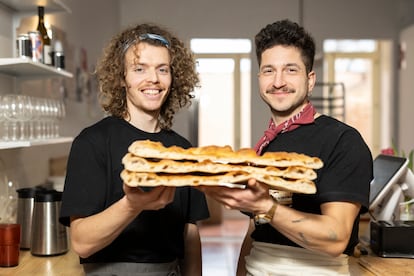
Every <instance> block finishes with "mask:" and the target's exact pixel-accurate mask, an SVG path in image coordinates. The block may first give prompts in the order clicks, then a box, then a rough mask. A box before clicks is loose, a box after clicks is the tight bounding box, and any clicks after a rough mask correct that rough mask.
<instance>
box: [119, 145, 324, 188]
mask: <svg viewBox="0 0 414 276" xmlns="http://www.w3.org/2000/svg"><path fill="white" fill-rule="evenodd" d="M128 151H129V152H128V153H127V154H126V155H125V156H124V157H123V159H122V163H123V164H124V170H123V171H122V173H121V178H122V180H123V181H124V182H125V183H126V184H127V185H129V186H133V187H135V186H149V187H153V186H160V185H164V186H199V185H207V186H208V185H212V186H223V185H224V186H231V187H234V185H236V187H240V185H239V184H240V183H245V182H246V181H247V180H248V179H250V178H255V179H257V180H258V181H260V182H263V183H266V184H268V185H269V186H271V187H272V188H273V189H278V190H281V191H288V192H294V193H304V194H312V193H315V192H316V186H315V184H314V183H313V181H312V180H314V179H315V178H316V173H315V171H314V169H319V168H321V167H322V166H323V163H322V161H321V160H320V159H319V158H316V157H309V156H307V155H304V154H298V153H288V152H269V153H265V154H263V155H262V156H258V155H256V152H255V151H254V150H252V149H247V148H244V149H240V150H238V151H233V149H232V148H231V147H230V146H214V145H211V146H205V147H193V148H188V149H184V148H181V147H178V146H171V147H164V146H163V145H162V144H161V143H160V142H153V141H150V140H142V141H135V142H133V143H132V144H131V145H130V147H129V148H128ZM242 187H244V186H243V185H242Z"/></svg>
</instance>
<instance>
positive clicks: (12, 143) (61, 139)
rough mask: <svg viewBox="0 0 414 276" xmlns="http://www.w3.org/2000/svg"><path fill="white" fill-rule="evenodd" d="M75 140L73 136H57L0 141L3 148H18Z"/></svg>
mask: <svg viewBox="0 0 414 276" xmlns="http://www.w3.org/2000/svg"><path fill="white" fill-rule="evenodd" d="M72 141H73V138H72V137H57V138H52V139H44V140H32V141H7V142H6V141H2V142H0V150H1V149H17V148H26V147H32V146H43V145H52V144H61V143H70V142H72Z"/></svg>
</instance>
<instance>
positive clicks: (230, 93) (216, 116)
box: [191, 39, 251, 149]
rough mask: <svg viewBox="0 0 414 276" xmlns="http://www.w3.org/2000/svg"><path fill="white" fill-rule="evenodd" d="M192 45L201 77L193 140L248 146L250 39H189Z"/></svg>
mask: <svg viewBox="0 0 414 276" xmlns="http://www.w3.org/2000/svg"><path fill="white" fill-rule="evenodd" d="M191 49H192V51H193V52H194V53H195V58H196V62H197V72H198V73H199V76H200V81H201V87H200V88H197V89H196V91H195V99H194V101H193V102H194V103H195V104H194V105H193V106H194V108H193V110H192V114H193V115H194V116H192V117H193V118H192V119H191V124H192V127H191V129H192V130H193V134H192V135H193V139H192V140H195V141H196V143H197V145H198V146H206V145H220V146H224V145H229V146H231V147H232V148H233V149H239V148H242V147H250V123H251V119H250V86H251V85H250V82H251V60H250V52H251V42H250V40H248V39H192V40H191ZM194 136H195V137H194Z"/></svg>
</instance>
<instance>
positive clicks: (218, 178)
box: [121, 170, 316, 194]
mask: <svg viewBox="0 0 414 276" xmlns="http://www.w3.org/2000/svg"><path fill="white" fill-rule="evenodd" d="M121 178H122V179H123V180H124V182H125V184H127V185H128V186H131V187H138V186H140V187H155V186H160V185H162V186H173V187H180V186H229V185H228V184H229V183H233V184H237V183H243V182H246V181H247V180H249V179H250V178H255V179H257V180H258V181H260V182H263V183H266V184H268V185H269V186H271V187H272V188H274V189H278V190H282V191H289V192H294V193H303V194H314V193H315V192H316V187H315V184H314V183H313V182H312V181H311V180H307V179H286V178H282V177H278V176H270V175H262V174H249V173H246V172H228V173H224V174H213V175H192V174H181V175H177V174H156V173H145V172H144V173H138V172H131V171H128V170H123V171H122V172H121Z"/></svg>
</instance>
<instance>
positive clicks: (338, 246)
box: [324, 242, 347, 258]
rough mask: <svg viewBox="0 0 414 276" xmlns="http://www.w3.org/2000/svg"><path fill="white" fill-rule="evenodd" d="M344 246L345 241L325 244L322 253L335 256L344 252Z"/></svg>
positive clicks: (345, 244)
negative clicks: (325, 246)
mask: <svg viewBox="0 0 414 276" xmlns="http://www.w3.org/2000/svg"><path fill="white" fill-rule="evenodd" d="M346 246H347V242H337V243H335V244H331V245H330V246H327V248H326V249H325V250H324V253H325V254H328V255H329V256H330V257H333V258H336V257H339V256H340V255H341V254H343V253H344V251H345V248H346Z"/></svg>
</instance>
